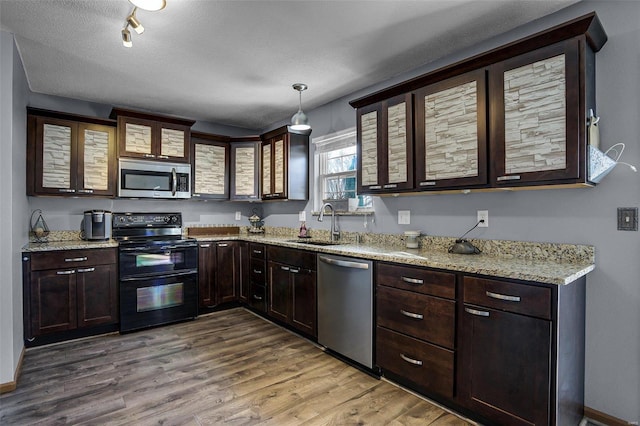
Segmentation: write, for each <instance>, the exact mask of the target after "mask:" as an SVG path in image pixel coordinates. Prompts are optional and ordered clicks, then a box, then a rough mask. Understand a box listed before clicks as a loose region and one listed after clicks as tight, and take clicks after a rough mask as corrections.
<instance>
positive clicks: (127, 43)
mask: <svg viewBox="0 0 640 426" xmlns="http://www.w3.org/2000/svg"><path fill="white" fill-rule="evenodd" d="M122 45H123V46H124V47H131V46H133V42H132V41H131V32H130V31H129V26H128V25H127V26H126V27H124V28H123V29H122Z"/></svg>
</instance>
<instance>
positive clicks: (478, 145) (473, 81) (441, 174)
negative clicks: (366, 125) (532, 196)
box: [415, 69, 487, 190]
mask: <svg viewBox="0 0 640 426" xmlns="http://www.w3.org/2000/svg"><path fill="white" fill-rule="evenodd" d="M485 81H486V77H485V71H484V69H481V70H478V71H473V72H470V73H466V74H463V75H460V76H456V77H452V78H449V79H447V80H443V81H441V82H438V83H434V84H431V85H429V86H426V87H424V88H422V89H420V90H418V91H416V92H415V110H416V123H415V124H416V139H415V141H416V145H415V150H416V189H418V190H430V189H432V190H440V189H443V188H459V187H465V188H472V187H477V186H481V185H485V184H486V183H487V126H486V111H487V109H486V83H485Z"/></svg>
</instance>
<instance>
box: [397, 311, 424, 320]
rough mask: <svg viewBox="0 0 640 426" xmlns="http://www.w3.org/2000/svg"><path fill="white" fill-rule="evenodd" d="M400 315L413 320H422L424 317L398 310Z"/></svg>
mask: <svg viewBox="0 0 640 426" xmlns="http://www.w3.org/2000/svg"><path fill="white" fill-rule="evenodd" d="M400 313H401V314H402V315H404V316H405V317H409V318H414V319H420V320H421V319H423V318H424V315H422V314H414V313H413V312H408V311H405V310H404V309H400Z"/></svg>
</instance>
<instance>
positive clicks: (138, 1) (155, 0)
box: [129, 0, 167, 12]
mask: <svg viewBox="0 0 640 426" xmlns="http://www.w3.org/2000/svg"><path fill="white" fill-rule="evenodd" d="M129 1H130V2H131V4H133V5H134V6H135V7H139V8H140V9H144V10H148V11H150V12H155V11H157V10H162V9H164V8H165V7H166V6H167V0H129Z"/></svg>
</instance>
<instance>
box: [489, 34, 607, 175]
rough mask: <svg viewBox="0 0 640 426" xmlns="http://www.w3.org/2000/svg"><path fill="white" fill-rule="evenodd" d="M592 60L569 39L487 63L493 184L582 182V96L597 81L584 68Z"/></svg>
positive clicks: (584, 141)
mask: <svg viewBox="0 0 640 426" xmlns="http://www.w3.org/2000/svg"><path fill="white" fill-rule="evenodd" d="M581 57H582V59H581ZM589 58H591V61H590V63H587V61H589ZM581 62H582V63H581ZM594 65H595V64H594V63H593V55H591V56H589V55H586V56H585V55H584V52H583V55H581V54H580V42H579V40H577V39H572V40H567V41H564V42H560V43H556V44H554V45H551V46H547V47H543V48H540V49H537V50H535V51H533V52H528V53H525V54H522V55H519V56H516V57H514V58H511V59H508V60H506V61H502V62H499V63H497V64H495V65H493V66H491V67H490V70H489V99H490V102H491V107H490V108H491V110H490V113H489V116H490V134H491V147H490V148H491V155H490V157H491V182H492V184H493V185H494V186H521V185H527V186H530V185H539V184H540V185H542V184H553V183H569V184H571V183H584V182H586V179H585V176H586V161H585V158H586V137H585V127H586V108H585V105H586V104H585V102H586V97H587V93H588V92H590V91H592V90H594V89H595V87H593V85H592V84H587V83H588V82H587V81H586V80H585V77H586V75H585V68H587V67H591V68H593V66H594ZM592 108H593V106H592Z"/></svg>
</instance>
